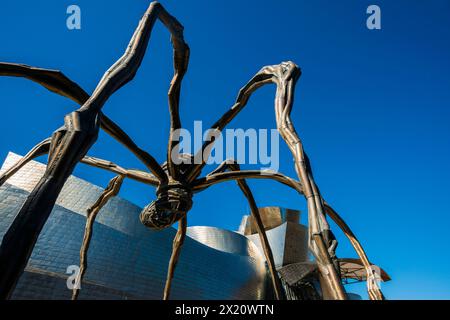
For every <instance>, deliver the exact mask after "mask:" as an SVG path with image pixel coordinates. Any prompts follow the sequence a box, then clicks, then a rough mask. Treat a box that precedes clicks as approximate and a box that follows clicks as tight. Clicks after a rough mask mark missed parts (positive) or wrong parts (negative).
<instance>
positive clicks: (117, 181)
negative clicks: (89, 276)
mask: <svg viewBox="0 0 450 320" xmlns="http://www.w3.org/2000/svg"><path fill="white" fill-rule="evenodd" d="M124 179H125V176H123V175H118V176H115V177H114V178H112V179H111V181H110V182H109V184H108V186H107V187H106V189H105V190H104V191H103V192H102V194H101V195H100V197H99V198H98V199H97V201H96V202H95V203H94V204H93V205H92V206H91V207H90V208H89V209H88V210H87V215H86V226H85V229H84V236H83V243H82V245H81V248H80V270H79V273H78V275H77V278H76V281H75V283H76V284H77V285H76V286H75V287H74V289H73V291H72V300H77V298H78V294H79V292H80V287H79V286H80V285H81V282H82V280H83V276H84V274H85V272H86V269H87V262H88V260H87V258H88V257H87V252H88V250H89V245H90V243H91V238H92V227H93V226H94V222H95V218H96V217H97V215H98V213H99V212H100V210H101V209H102V208H103V206H104V205H105V204H106V203H107V202H108V200H109V199H111V198H112V197H115V196H116V195H117V194H118V193H119V190H120V187H121V186H122V182H123V180H124Z"/></svg>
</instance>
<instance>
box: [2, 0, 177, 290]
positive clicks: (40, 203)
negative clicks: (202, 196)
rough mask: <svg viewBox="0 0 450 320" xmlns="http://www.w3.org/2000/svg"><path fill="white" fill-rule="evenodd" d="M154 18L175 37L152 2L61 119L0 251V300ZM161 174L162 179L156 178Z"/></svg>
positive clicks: (135, 61)
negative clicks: (121, 48) (122, 47)
mask: <svg viewBox="0 0 450 320" xmlns="http://www.w3.org/2000/svg"><path fill="white" fill-rule="evenodd" d="M158 18H159V19H161V21H162V22H163V23H164V24H166V23H168V24H166V26H168V27H169V29H170V31H171V33H172V31H173V33H175V34H176V33H177V32H179V30H178V29H177V24H176V22H175V21H176V20H175V21H174V20H172V19H171V16H170V15H168V13H167V12H166V11H165V10H164V9H163V8H162V6H161V5H160V4H159V3H157V2H153V3H151V4H150V6H149V7H148V9H147V11H146V12H145V14H144V16H143V18H142V19H141V21H140V23H139V25H138V27H137V29H136V31H135V33H134V34H133V37H132V38H131V41H130V43H129V45H128V47H127V49H126V51H125V53H124V55H123V56H122V57H121V58H120V59H119V60H118V61H117V62H116V63H115V64H114V65H113V66H112V67H111V68H110V69H108V71H107V72H106V73H105V75H104V76H103V77H102V79H101V80H100V82H99V83H98V85H97V87H96V89H95V90H94V92H93V93H92V95H91V96H90V97H89V99H88V100H87V101H86V102H85V103H84V104H83V106H82V107H81V108H79V109H78V110H76V111H74V112H72V113H70V114H68V115H67V116H66V117H65V119H64V122H65V127H64V130H60V131H57V132H55V134H54V135H53V137H52V143H51V146H50V150H51V151H53V152H52V153H51V155H50V157H49V162H48V165H47V169H46V171H45V174H44V176H43V177H42V178H41V180H40V181H39V182H38V184H37V185H36V186H35V188H34V190H33V191H32V192H31V193H30V195H29V196H28V198H27V200H26V201H25V203H24V204H23V206H22V208H21V209H20V210H19V213H18V214H17V216H16V218H15V219H14V221H13V223H12V224H11V226H10V227H9V229H8V231H7V232H6V234H5V235H4V237H3V241H2V243H1V246H0V299H7V298H9V297H10V295H11V294H12V292H13V290H14V288H15V286H16V283H17V281H18V280H19V277H20V275H21V274H22V273H23V271H24V269H25V266H26V264H27V262H28V259H29V258H30V255H31V252H32V251H33V248H34V245H35V243H36V241H37V238H38V236H39V234H40V232H41V230H42V228H43V226H44V224H45V222H46V221H47V219H48V216H49V215H50V212H51V211H52V209H53V206H54V204H55V201H56V199H57V197H58V195H59V193H60V191H61V189H62V187H63V185H64V183H65V181H66V180H67V178H68V177H69V176H70V174H71V173H72V171H73V170H74V168H75V166H76V164H77V163H78V162H79V161H81V159H82V158H83V157H84V156H85V155H86V153H87V152H88V150H89V149H90V147H91V146H92V145H93V143H94V142H95V141H96V140H97V136H98V131H99V127H100V120H101V115H102V114H101V109H102V107H103V105H104V104H105V103H106V101H107V100H108V98H109V97H110V96H111V95H112V94H113V93H114V92H116V91H117V90H118V89H120V88H121V87H122V86H124V85H125V84H126V83H128V82H129V81H131V80H132V79H133V78H134V75H135V74H136V72H137V70H138V68H139V66H140V64H141V62H142V59H143V57H144V54H145V51H146V47H147V44H148V41H149V38H150V33H151V30H152V28H153V25H154V23H155V21H156V20H157V19H158ZM153 173H154V174H155V176H157V177H158V178H161V179H162V180H161V183H166V182H167V179H168V178H167V175H166V174H165V173H164V171H163V170H162V168H160V170H157V171H155V172H153ZM159 174H161V175H162V174H164V175H162V176H161V177H159Z"/></svg>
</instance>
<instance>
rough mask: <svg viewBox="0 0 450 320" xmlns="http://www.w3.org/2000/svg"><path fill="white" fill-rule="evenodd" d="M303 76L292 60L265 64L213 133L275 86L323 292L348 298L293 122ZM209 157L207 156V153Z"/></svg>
mask: <svg viewBox="0 0 450 320" xmlns="http://www.w3.org/2000/svg"><path fill="white" fill-rule="evenodd" d="M300 75H301V71H300V68H299V67H298V66H297V65H296V64H295V63H293V62H291V61H287V62H282V63H281V64H278V65H271V66H266V67H263V68H262V69H261V70H260V71H259V72H258V73H257V74H256V75H255V76H254V77H253V78H252V79H251V80H250V81H249V82H248V83H247V84H246V85H245V86H244V87H243V88H242V89H241V90H240V91H239V94H238V97H237V99H236V101H235V103H234V105H233V106H232V107H231V108H230V109H229V110H228V111H227V112H226V113H225V114H224V115H223V116H222V117H221V118H220V119H219V120H218V121H217V122H216V123H215V124H213V125H212V127H211V129H212V132H214V131H219V132H220V131H222V130H223V129H224V127H225V126H226V125H228V123H230V122H231V121H232V120H233V119H234V118H235V117H236V116H237V115H238V114H239V112H240V111H241V110H242V109H243V108H244V107H245V106H246V104H247V102H248V100H249V98H250V96H251V95H252V93H253V92H254V91H255V90H257V89H258V88H260V87H262V86H263V85H266V84H269V83H273V84H275V85H276V94H275V116H276V122H277V129H278V131H279V132H280V135H281V136H282V138H283V139H284V141H285V142H286V144H287V145H288V147H289V149H290V151H291V153H292V155H293V157H294V159H295V169H296V172H297V175H298V177H299V179H300V180H301V182H302V186H303V193H304V196H305V198H306V200H307V204H308V220H309V223H308V226H309V228H308V230H309V246H310V249H311V252H312V253H313V254H314V256H315V257H316V260H317V263H318V265H319V270H320V277H321V282H322V283H323V285H322V287H323V294H324V298H325V299H333V300H345V299H347V295H346V293H345V290H344V287H343V285H342V282H341V278H340V272H339V270H338V263H337V260H336V257H335V252H334V251H335V248H336V244H337V243H336V240H335V239H333V237H332V233H331V231H330V227H329V225H328V222H327V220H326V217H325V210H324V208H323V199H322V197H321V195H320V192H319V189H318V187H317V185H316V184H315V182H314V178H313V175H312V172H311V166H310V164H309V161H308V158H307V156H306V154H305V152H304V150H303V145H302V143H301V140H300V138H299V136H298V134H297V133H296V131H295V129H294V126H293V124H292V121H291V118H290V113H291V110H292V105H293V102H294V89H295V84H296V83H297V80H298V79H299V77H300ZM214 141H215V140H214V138H212V139H209V141H206V142H205V143H204V144H203V146H202V148H201V149H200V150H199V151H198V153H197V154H196V156H195V157H197V158H198V157H200V159H202V162H201V164H196V165H193V166H192V167H191V170H190V171H189V172H188V173H187V175H186V176H187V180H188V181H189V182H192V181H194V180H195V179H196V178H197V177H198V176H199V175H200V173H201V171H202V169H203V168H204V166H205V165H206V161H207V159H205V158H207V157H209V155H210V153H211V150H212V146H213V145H214ZM205 154H206V155H207V157H204V155H205Z"/></svg>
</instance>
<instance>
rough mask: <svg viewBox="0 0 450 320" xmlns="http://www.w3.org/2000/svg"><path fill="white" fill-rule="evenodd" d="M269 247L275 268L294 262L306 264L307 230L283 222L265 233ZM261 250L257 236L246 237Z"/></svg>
mask: <svg viewBox="0 0 450 320" xmlns="http://www.w3.org/2000/svg"><path fill="white" fill-rule="evenodd" d="M266 234H267V238H268V239H269V244H270V247H271V248H272V251H273V256H274V261H275V266H276V267H277V268H280V267H282V266H284V265H287V264H290V263H296V262H306V261H308V260H309V258H308V229H307V228H306V227H305V226H303V225H299V224H294V223H292V222H285V223H283V224H281V225H280V226H278V227H275V228H273V229H270V230H268V231H266ZM247 238H248V239H250V240H251V241H252V242H253V243H255V244H256V246H257V247H258V248H259V249H260V250H262V248H261V242H260V240H259V237H258V235H257V234H251V235H248V236H247Z"/></svg>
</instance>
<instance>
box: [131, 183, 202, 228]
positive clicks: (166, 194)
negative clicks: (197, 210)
mask: <svg viewBox="0 0 450 320" xmlns="http://www.w3.org/2000/svg"><path fill="white" fill-rule="evenodd" d="M169 179H170V178H169ZM156 196H157V199H156V200H155V201H152V202H151V203H150V204H149V205H147V206H146V207H145V208H144V209H143V210H142V212H141V214H140V215H139V218H140V220H141V222H142V223H143V224H144V225H145V226H146V227H148V228H150V229H157V230H160V229H164V228H167V227H170V226H171V225H172V224H174V223H175V222H178V221H179V220H180V219H181V218H183V217H185V216H186V214H187V213H188V211H189V210H190V209H191V208H192V196H193V193H192V190H191V188H190V187H189V186H188V185H186V184H183V183H181V182H178V181H170V182H169V183H168V184H167V185H164V186H159V187H158V189H157V191H156Z"/></svg>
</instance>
